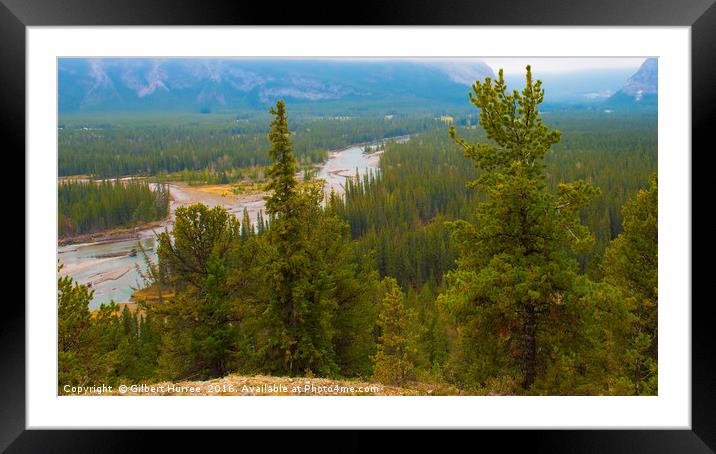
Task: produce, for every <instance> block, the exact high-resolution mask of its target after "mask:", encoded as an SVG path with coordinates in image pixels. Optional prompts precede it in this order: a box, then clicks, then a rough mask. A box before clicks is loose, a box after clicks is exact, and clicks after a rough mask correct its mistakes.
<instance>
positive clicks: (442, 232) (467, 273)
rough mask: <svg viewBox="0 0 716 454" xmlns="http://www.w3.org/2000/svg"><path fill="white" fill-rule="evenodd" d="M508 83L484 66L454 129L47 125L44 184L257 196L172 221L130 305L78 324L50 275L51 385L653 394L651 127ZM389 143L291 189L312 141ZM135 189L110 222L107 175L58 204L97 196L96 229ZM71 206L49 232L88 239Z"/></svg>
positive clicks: (434, 123)
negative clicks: (334, 189) (243, 179)
mask: <svg viewBox="0 0 716 454" xmlns="http://www.w3.org/2000/svg"><path fill="white" fill-rule="evenodd" d="M511 88H513V87H510V90H508V87H507V86H506V84H505V81H504V79H503V76H502V72H500V74H499V76H498V77H497V78H496V79H494V80H492V79H489V78H488V79H486V80H485V81H478V82H476V84H475V85H474V86H473V92H472V93H471V95H470V98H469V102H471V103H472V105H473V106H474V108H475V109H476V111H475V113H474V117H469V118H468V119H457V120H456V121H455V122H453V123H454V124H453V125H452V126H448V124H447V123H450V122H445V121H441V120H439V119H411V120H401V119H399V118H397V119H392V120H391V121H395V123H391V122H390V121H386V119H385V118H380V119H376V120H371V121H368V120H365V121H363V120H361V121H359V122H351V121H343V120H330V121H327V122H326V121H318V120H315V121H313V120H312V121H308V120H306V119H302V120H300V121H298V122H297V125H296V126H295V127H294V126H293V124H292V125H291V128H289V118H288V117H289V113H287V111H286V106H285V104H284V103H283V102H278V103H277V104H276V106H275V108H273V109H272V110H271V118H270V122H271V123H270V132H269V134H268V136H267V137H266V135H265V130H264V129H261V127H260V126H258V125H257V124H253V123H251V122H250V123H248V125H247V126H246V128H247V129H241V126H231V127H228V126H222V127H221V128H217V129H213V128H212V127H210V126H207V125H198V126H196V127H195V128H193V129H192V128H189V129H188V131H189V132H186V131H185V130H184V129H180V128H174V127H167V128H166V129H160V130H158V132H157V131H155V132H150V131H149V130H148V129H143V128H141V127H137V128H136V129H134V128H131V129H126V128H123V129H121V130H118V131H117V132H116V134H115V132H114V131H113V129H112V128H110V127H107V128H103V129H95V130H87V129H82V128H75V129H72V128H66V129H65V130H63V131H62V132H61V134H60V173H61V175H62V174H65V175H71V174H87V175H92V176H97V177H100V176H111V177H117V176H120V175H128V174H140V175H152V176H161V174H162V173H171V172H182V171H193V172H206V171H207V169H209V170H208V172H209V174H210V175H222V174H223V175H224V176H226V175H234V174H235V172H236V171H237V169H241V168H245V167H247V166H257V165H260V166H266V167H265V172H266V177H267V180H268V184H267V189H268V190H269V191H270V196H268V198H267V200H266V206H265V207H266V213H265V214H266V221H265V222H264V220H261V221H260V222H259V223H258V224H254V223H252V222H250V221H249V218H248V215H247V214H246V213H245V214H244V216H243V218H242V219H238V218H236V217H235V216H233V215H232V214H230V213H228V212H227V211H226V210H225V209H223V208H221V207H215V208H209V207H207V206H205V205H201V204H196V205H192V206H188V207H181V208H178V209H177V210H176V212H175V218H176V219H175V221H174V225H173V228H172V230H171V231H165V232H163V233H160V234H159V236H158V243H159V246H158V250H157V254H158V260H157V261H156V262H152V261H151V260H149V259H147V265H148V271H147V275H148V278H149V281H150V283H151V286H150V288H149V289H147V290H151V291H147V292H146V293H145V295H149V296H146V297H144V298H139V308H140V309H139V310H137V311H135V312H131V311H129V310H128V309H127V308H126V307H125V308H124V309H123V310H121V311H120V309H119V306H117V305H116V304H114V303H112V304H110V305H108V306H107V305H103V306H102V307H101V308H100V309H99V310H98V311H95V312H90V311H89V309H88V301H89V299H90V298H91V290H90V289H88V288H87V287H85V286H83V285H79V284H76V283H74V282H73V281H72V279H71V278H69V277H63V278H60V279H59V281H58V299H59V312H58V316H59V376H58V385H59V386H60V387H59V392H60V393H62V389H61V385H62V384H64V383H73V384H91V383H96V382H104V383H114V384H116V383H136V382H139V381H142V382H152V381H160V380H169V381H181V380H207V379H211V378H216V377H222V376H225V375H226V374H228V373H239V374H244V375H251V374H267V375H281V376H293V377H296V376H319V377H335V378H339V377H347V378H360V379H364V380H374V381H375V382H378V383H383V384H396V385H401V386H411V383H416V382H427V383H435V384H438V385H439V388H438V389H439V390H440V391H439V393H445V394H453V393H457V392H467V393H470V394H479V395H515V394H517V395H521V394H539V395H655V394H656V393H657V389H658V380H657V377H658V367H657V362H658V358H657V338H658V334H657V333H658V330H657V323H656V321H657V317H656V314H657V306H658V292H657V288H658V284H657V238H658V227H657V225H658V224H657V214H658V213H657V206H658V204H657V201H658V194H657V192H658V182H657V181H658V180H657V176H656V171H657V134H656V121H655V114H654V115H651V114H638V115H622V114H615V115H613V116H611V117H610V116H606V117H605V116H604V115H603V114H601V113H597V112H583V113H582V114H581V115H575V114H574V113H573V112H570V113H560V112H552V111H549V112H544V113H543V112H540V110H539V105H540V103H541V102H542V101H543V99H544V91H543V90H542V88H541V83H540V82H539V81H533V80H532V75H531V71H530V69H529V67H528V69H527V74H526V83H525V86H524V87H520V88H522V89H521V91H514V92H513V91H511ZM466 102H467V101H466ZM478 118H479V120H478ZM267 121H268V120H267ZM476 122H477V123H476ZM236 124H237V125H238V124H239V123H236ZM262 131H263V132H262ZM93 134H98V135H102V138H103V139H102V140H101V141H100V140H96V138H93ZM404 134H412V137H411V139H410V140H409V141H408V142H406V143H397V142H389V143H388V144H387V145H386V147H385V152H384V153H383V154H382V156H381V160H380V171H379V172H376V173H374V174H372V175H367V176H364V177H362V178H355V179H353V180H351V181H349V183H348V184H347V186H346V192H345V196H344V197H343V196H341V195H337V194H334V193H332V194H326V193H325V192H324V188H323V184H322V182H321V181H320V180H316V179H305V180H299V179H297V178H296V175H297V173H298V172H299V170H300V169H301V168H302V166H304V165H310V164H315V163H317V162H320V161H321V159H323V158H324V157H325V155H326V152H327V151H326V150H328V149H331V148H334V147H339V146H345V145H347V144H350V143H356V142H364V141H369V140H373V139H375V138H383V137H393V136H398V135H404ZM182 136H185V138H183V139H182ZM100 147H102V149H103V150H106V148H105V147H110V149H112V150H113V151H112V152H111V153H107V152H106V151H101V150H100ZM63 150H64V151H63ZM197 150H201V152H197ZM253 150H262V151H261V152H260V153H258V154H257V153H256V152H255V151H253ZM264 150H265V151H264ZM98 156H101V158H98ZM227 178H228V177H227ZM144 185H145V186H141V187H140V186H136V187H134V186H132V185H128V186H126V187H125V188H134V189H132V190H133V191H135V192H137V193H138V194H139V193H141V194H145V195H144V196H142V197H145V198H147V201H146V202H145V201H144V199H141V200H142V201H141V202H138V204H135V205H136V206H142V207H145V208H143V209H142V210H139V211H137V210H135V211H134V212H130V211H131V210H130V211H122V208H121V206H122V203H123V202H122V197H129V195H128V194H127V195H124V196H122V195H111V194H113V193H112V191H113V190H114V191H116V190H117V187H118V186H117V185H115V184H112V183H101V184H96V183H89V186H88V185H86V184H81V185H80V184H78V183H73V184H72V185H69V186H67V188H66V189H65V190H64V191H65V195H64V196H63V197H65V202H63V203H65V204H66V206H72V201H73V200H75V199H73V196H72V194H75V193H79V192H81V191H86V192H90V193H93V192H97V194H98V195H97V196H96V200H97V202H96V205H97V206H98V207H104V206H108V207H109V208H107V210H109V211H106V212H107V213H109V212H116V213H118V214H117V216H116V218H112V219H113V221H112V224H117V223H126V222H136V221H137V220H138V219H139V217H138V216H140V215H139V214H138V213H139V212H141V213H142V214H141V216H148V217H152V216H154V217H156V216H161V212H160V207H161V205H162V204H163V203H164V202H161V203H159V205H157V200H158V199H157V197H159V198H160V197H163V196H161V195H157V196H156V197H155V198H152V197H150V196H148V195H146V190H147V187H146V183H144ZM123 187H124V186H123ZM126 190H127V189H125V191H126ZM104 193H106V194H104ZM158 194H160V193H158ZM150 195H151V191H150ZM137 200H139V199H137ZM150 202H151V205H148V204H149V203H150ZM150 206H151V207H153V208H151V209H150ZM73 210H75V211H77V212H78V213H81V212H82V210H81V209H80V208H77V207H75V208H70V209H69V211H68V212H69V213H72V215H71V216H70V215H68V218H71V219H72V223H71V225H69V224H70V223H68V222H65V223H67V224H68V228H71V229H74V230H79V229H92V228H96V227H97V228H99V227H101V226H97V225H96V222H97V219H98V218H99V217H101V216H102V215H99V214H98V213H105V211H101V210H104V208H102V209H100V208H90V207H84V210H85V211H86V212H87V213H89V214H87V215H86V218H87V219H86V220H83V219H84V217H83V216H84V215H82V214H75V211H73ZM97 210H99V211H97ZM119 213H121V214H119ZM105 216H109V215H108V214H107V215H105ZM126 216H129V218H127V217H126ZM114 219H116V220H114ZM142 219H145V218H142ZM93 222H94V223H95V224H93ZM102 222H105V221H102ZM60 225H62V218H61V220H60Z"/></svg>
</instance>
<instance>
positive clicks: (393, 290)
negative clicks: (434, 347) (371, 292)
mask: <svg viewBox="0 0 716 454" xmlns="http://www.w3.org/2000/svg"><path fill="white" fill-rule="evenodd" d="M383 286H384V287H385V297H384V299H383V304H382V307H381V310H380V316H379V317H378V322H377V324H378V328H379V329H380V336H379V338H378V351H377V353H376V354H375V356H373V358H372V359H373V377H374V379H375V380H377V381H379V382H380V383H385V384H392V385H402V384H404V383H405V382H406V381H407V380H410V379H412V378H413V373H414V368H415V366H414V364H413V357H414V355H415V353H416V352H415V345H414V339H413V335H412V333H411V332H410V328H411V323H412V320H413V319H414V317H415V314H414V313H413V312H412V311H409V310H407V309H406V308H405V305H404V295H403V292H402V290H401V289H400V287H399V286H398V284H397V282H396V281H395V279H393V278H386V279H385V281H384V282H383Z"/></svg>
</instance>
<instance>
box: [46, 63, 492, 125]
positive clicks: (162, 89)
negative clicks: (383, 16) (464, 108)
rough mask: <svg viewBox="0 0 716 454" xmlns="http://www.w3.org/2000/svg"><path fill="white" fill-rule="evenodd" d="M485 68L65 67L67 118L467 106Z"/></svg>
mask: <svg viewBox="0 0 716 454" xmlns="http://www.w3.org/2000/svg"><path fill="white" fill-rule="evenodd" d="M492 75H493V73H492V70H491V69H490V67H489V66H487V65H485V64H484V63H481V62H478V61H465V62H454V61H441V60H434V61H425V62H422V61H421V62H418V61H370V60H363V61H361V60H295V59H285V60H280V61H279V60H268V59H262V60H245V59H68V58H65V59H61V60H60V61H59V64H58V87H59V110H60V112H76V111H151V110H155V111H156V110H177V109H180V110H190V111H201V110H204V111H206V110H236V109H243V108H258V107H262V108H263V107H265V106H268V105H269V104H271V103H273V102H274V101H275V100H276V99H278V98H281V99H286V100H287V102H291V103H293V104H297V103H321V102H323V103H326V102H334V103H336V102H343V101H351V102H353V103H354V104H356V103H357V104H358V105H360V104H361V103H360V102H361V101H370V102H371V103H374V104H385V105H395V106H410V105H436V104H438V105H464V104H465V101H466V98H467V92H468V91H469V85H470V84H471V83H472V82H474V81H475V80H476V79H484V78H485V77H486V76H492Z"/></svg>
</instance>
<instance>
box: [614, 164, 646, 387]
mask: <svg viewBox="0 0 716 454" xmlns="http://www.w3.org/2000/svg"><path fill="white" fill-rule="evenodd" d="M658 209H659V204H658V181H657V178H656V176H654V177H653V178H652V179H651V182H650V186H649V189H648V190H641V191H639V193H638V194H637V195H636V197H635V198H634V199H633V200H631V201H629V202H628V203H627V204H626V205H624V208H623V210H622V218H623V226H624V231H623V232H622V233H621V234H620V235H619V236H618V237H617V238H615V239H614V241H612V243H611V244H610V246H609V248H608V249H607V251H606V253H605V255H604V259H603V261H602V264H601V267H602V271H603V273H604V280H605V281H606V282H609V283H611V284H613V285H615V286H616V287H618V288H619V289H620V290H621V291H622V292H623V294H624V296H625V297H626V298H627V299H628V300H629V302H630V304H631V309H632V310H631V312H632V317H633V326H632V334H631V345H630V354H631V358H630V369H631V372H630V375H631V377H632V380H633V383H634V389H633V392H634V394H637V395H639V394H650V395H653V394H656V392H657V376H658V375H657V361H658V329H657V328H658V326H657V325H658V320H657V312H658V311H657V309H658V301H659V295H658V283H659V282H658V262H659V260H658V240H659V225H658Z"/></svg>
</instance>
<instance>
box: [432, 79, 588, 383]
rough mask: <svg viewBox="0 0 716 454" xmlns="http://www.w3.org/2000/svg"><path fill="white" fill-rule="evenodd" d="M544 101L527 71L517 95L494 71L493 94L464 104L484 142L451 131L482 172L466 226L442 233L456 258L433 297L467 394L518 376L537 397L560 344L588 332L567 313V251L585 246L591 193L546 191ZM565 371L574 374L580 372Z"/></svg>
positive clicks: (571, 300) (486, 86) (549, 137)
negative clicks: (474, 113)
mask: <svg viewBox="0 0 716 454" xmlns="http://www.w3.org/2000/svg"><path fill="white" fill-rule="evenodd" d="M543 99H544V91H543V90H542V89H541V82H540V81H537V82H533V81H532V76H531V71H530V67H529V66H528V67H527V75H526V85H525V88H524V90H523V91H522V92H521V93H520V92H518V91H516V90H515V91H513V92H512V94H508V93H507V88H506V85H505V82H504V78H503V74H502V71H500V73H499V76H498V80H497V81H496V82H495V84H494V85H493V83H492V81H491V80H490V78H487V79H486V80H485V82H484V83H481V82H479V81H478V82H476V83H475V84H474V85H473V94H471V95H470V101H471V102H472V103H473V104H474V105H475V106H476V107H477V108H478V109H480V125H481V126H482V127H483V129H484V130H485V131H486V136H487V138H488V139H489V140H490V141H489V142H484V143H480V142H478V143H476V144H469V143H468V142H467V141H465V140H464V139H461V138H459V137H458V136H457V135H456V131H455V129H454V128H451V130H450V135H451V137H452V138H453V139H454V140H455V142H456V143H457V144H458V145H460V146H461V147H462V149H463V151H464V154H465V156H466V157H468V158H470V159H471V160H472V161H473V163H474V165H475V167H476V168H477V169H478V170H479V171H481V174H480V176H479V177H478V178H477V179H476V180H475V181H473V182H472V183H470V186H471V187H473V188H477V189H479V190H481V191H482V192H483V193H484V194H485V195H486V199H485V200H484V201H482V202H481V203H479V204H478V207H477V212H476V217H475V222H474V223H471V222H467V221H455V222H452V223H451V224H450V227H451V229H452V234H453V238H454V240H455V241H456V244H457V246H458V249H459V251H460V258H459V260H458V262H457V269H455V270H453V271H451V272H449V273H448V274H447V276H446V285H447V287H446V290H445V292H444V293H443V294H442V295H441V296H440V303H441V304H442V305H443V307H444V308H445V310H446V312H447V313H449V314H450V315H451V317H452V322H453V323H454V325H455V326H456V328H457V340H456V349H455V351H454V360H453V367H452V371H453V372H452V373H453V376H454V379H456V380H458V381H459V382H460V383H462V384H464V385H467V386H471V385H472V386H475V385H477V386H479V385H480V384H484V383H485V382H486V380H487V379H488V378H490V377H495V376H508V377H519V381H520V382H521V384H522V387H523V388H524V389H525V390H530V389H532V388H533V386H535V384H536V382H537V381H538V380H539V383H538V384H537V386H535V389H539V387H540V386H541V385H542V384H543V383H545V382H544V377H547V376H549V375H550V373H551V372H552V368H553V367H554V366H555V364H560V365H561V364H563V363H562V362H558V360H561V359H562V358H565V357H567V358H571V357H573V356H574V355H576V350H575V349H576V348H577V347H576V344H575V343H574V342H567V341H566V340H565V339H569V338H573V337H574V331H573V330H574V329H575V327H577V326H580V324H583V323H586V322H585V321H584V320H581V319H580V318H579V317H584V318H587V317H589V316H590V315H591V312H590V311H580V310H577V309H575V307H577V306H580V305H584V304H585V303H584V301H582V299H583V298H584V296H582V295H581V294H580V292H579V290H578V288H579V285H578V284H579V279H578V264H577V262H576V260H575V259H574V258H572V256H571V255H570V254H569V250H570V249H571V250H572V251H573V252H579V251H583V250H584V248H587V247H589V246H590V245H591V244H592V242H593V237H592V236H591V234H590V233H589V231H588V229H587V228H586V227H585V226H583V225H582V224H581V220H580V218H579V211H580V210H581V209H582V208H583V207H584V206H586V205H587V204H588V203H589V201H590V200H591V198H592V197H594V195H596V194H597V193H598V190H597V189H596V188H593V187H592V186H590V185H589V184H587V183H585V182H581V181H577V182H574V183H561V184H560V185H559V186H558V193H557V194H552V193H551V192H548V191H547V188H546V183H545V180H546V175H545V171H544V169H545V164H544V157H545V155H546V153H547V152H548V151H549V149H550V147H551V146H552V145H553V144H555V143H556V142H557V141H558V140H559V137H560V134H559V132H557V131H552V130H550V129H549V128H547V127H546V126H545V125H544V124H543V123H542V120H541V117H540V114H539V111H538V110H537V106H538V105H539V103H540V102H541V101H542V100H543ZM594 310H596V309H594ZM570 316H576V317H577V320H573V319H572V320H570V318H571V317H570ZM550 348H551V349H552V351H550ZM570 366H571V368H572V369H574V370H572V369H570V372H572V373H574V372H575V371H576V369H577V368H578V367H579V364H578V362H573V363H570ZM553 391H556V390H553V389H551V388H550V389H548V390H547V392H553Z"/></svg>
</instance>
